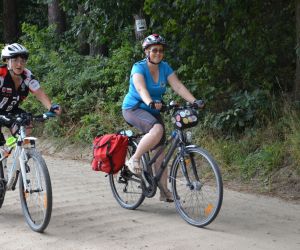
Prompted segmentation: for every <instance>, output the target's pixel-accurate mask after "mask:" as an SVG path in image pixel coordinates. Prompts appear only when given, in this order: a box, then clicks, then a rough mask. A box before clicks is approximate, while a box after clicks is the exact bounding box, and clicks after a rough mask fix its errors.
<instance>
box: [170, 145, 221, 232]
mask: <svg viewBox="0 0 300 250" xmlns="http://www.w3.org/2000/svg"><path fill="white" fill-rule="evenodd" d="M186 157H188V158H192V160H189V159H188V160H186V159H185V165H183V166H182V165H181V164H180V161H179V160H178V161H177V165H176V166H175V167H174V171H173V173H172V174H171V182H172V187H173V192H174V197H176V199H175V203H176V208H177V210H178V212H179V214H180V215H181V216H182V217H183V219H185V220H186V221H187V222H188V223H190V224H192V225H195V226H204V225H207V224H209V223H211V222H212V221H213V220H214V218H215V217H216V216H217V214H218V212H219V209H220V207H221V203H222V197H223V191H222V182H221V178H220V176H219V172H218V168H217V166H216V165H215V163H214V161H212V160H211V159H210V158H209V157H210V156H209V157H208V156H207V155H206V151H201V150H199V149H193V154H190V155H188V154H187V156H186ZM184 169H186V174H184V173H185V171H183V170H184ZM187 176H188V178H187Z"/></svg>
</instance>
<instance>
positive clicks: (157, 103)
mask: <svg viewBox="0 0 300 250" xmlns="http://www.w3.org/2000/svg"><path fill="white" fill-rule="evenodd" d="M162 105H163V103H162V102H161V101H152V102H150V103H149V105H148V106H149V108H151V109H156V110H161V108H162Z"/></svg>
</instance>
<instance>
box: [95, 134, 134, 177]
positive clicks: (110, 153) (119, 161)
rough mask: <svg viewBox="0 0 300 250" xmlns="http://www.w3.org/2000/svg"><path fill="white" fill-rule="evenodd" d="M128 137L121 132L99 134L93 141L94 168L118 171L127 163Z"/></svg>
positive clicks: (108, 171) (109, 172) (112, 172)
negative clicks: (120, 133)
mask: <svg viewBox="0 0 300 250" xmlns="http://www.w3.org/2000/svg"><path fill="white" fill-rule="evenodd" d="M127 148H128V137H127V136H124V135H119V134H106V135H98V136H97V137H95V139H94V141H93V161H92V169H93V170H94V171H102V172H105V173H108V174H115V173H117V172H118V171H119V170H120V169H121V168H122V166H123V165H124V163H125V159H126V153H127Z"/></svg>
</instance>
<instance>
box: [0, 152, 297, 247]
mask: <svg viewBox="0 0 300 250" xmlns="http://www.w3.org/2000/svg"><path fill="white" fill-rule="evenodd" d="M45 158H46V161H47V164H48V167H49V171H50V174H51V179H52V186H53V199H54V203H53V213H52V218H51V221H50V224H49V227H48V228H47V230H46V231H45V233H44V234H38V233H34V232H32V231H31V230H30V229H29V227H28V226H27V225H26V224H25V222H24V219H23V215H22V211H21V205H20V201H19V196H18V192H17V191H15V192H7V194H6V200H5V202H4V205H3V207H2V209H1V210H0V249H2V250H6V249H13V250H16V249H27V250H29V249H43V250H48V249H64V250H67V249H110V250H112V249H178V250H182V249H205V250H207V249H220V250H223V249H230V250H234V249H238V250H240V249H251V250H252V249H272V250H273V249H279V250H280V249H282V250H288V249H291V250H295V249H300V204H299V203H290V202H286V201H282V200H279V199H275V198H268V197H265V196H256V195H249V194H243V193H238V192H234V191H229V190H225V193H224V203H223V207H222V209H221V212H220V214H219V216H218V217H217V219H216V220H215V221H214V222H213V223H212V224H211V225H209V226H208V227H207V228H206V229H200V228H195V227H192V226H190V225H188V224H187V223H186V222H185V221H183V220H182V219H181V218H180V217H179V215H178V214H177V213H176V210H175V207H174V205H173V204H166V203H163V202H160V201H159V200H158V198H157V197H154V198H152V199H146V200H145V202H144V203H143V204H142V205H141V206H140V208H139V209H138V210H136V211H129V210H125V209H122V208H121V207H120V206H119V205H118V204H117V203H116V201H115V200H114V198H113V197H112V194H111V192H110V188H109V185H108V179H107V178H105V177H104V174H98V173H95V172H93V171H91V169H90V166H89V163H88V162H86V161H75V160H64V159H61V158H53V157H49V156H47V157H45Z"/></svg>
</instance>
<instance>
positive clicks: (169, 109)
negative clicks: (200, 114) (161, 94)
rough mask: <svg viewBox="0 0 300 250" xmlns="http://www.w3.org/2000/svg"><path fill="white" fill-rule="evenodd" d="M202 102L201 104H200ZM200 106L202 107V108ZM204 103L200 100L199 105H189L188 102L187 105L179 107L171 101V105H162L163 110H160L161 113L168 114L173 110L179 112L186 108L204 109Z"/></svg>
mask: <svg viewBox="0 0 300 250" xmlns="http://www.w3.org/2000/svg"><path fill="white" fill-rule="evenodd" d="M200 102H201V103H200ZM200 105H201V106H202V107H200ZM204 105H205V104H204V101H202V100H198V102H197V103H189V102H187V103H186V104H185V105H179V103H177V102H176V101H173V100H172V101H170V102H169V104H165V103H162V108H161V109H160V112H167V111H171V110H174V111H176V110H179V109H185V108H192V109H194V110H198V109H203V107H204Z"/></svg>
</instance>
